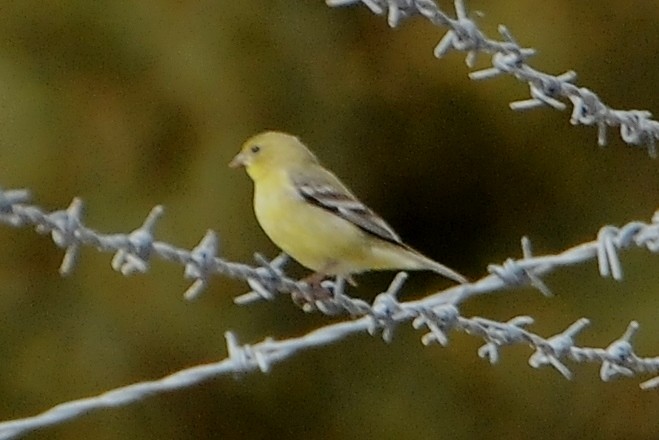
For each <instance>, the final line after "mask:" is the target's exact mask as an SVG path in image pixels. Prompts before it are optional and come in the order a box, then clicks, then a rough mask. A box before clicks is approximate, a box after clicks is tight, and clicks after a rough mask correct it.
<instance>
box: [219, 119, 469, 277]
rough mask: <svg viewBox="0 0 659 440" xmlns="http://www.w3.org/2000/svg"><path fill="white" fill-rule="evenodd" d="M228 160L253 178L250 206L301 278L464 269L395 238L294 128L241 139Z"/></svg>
mask: <svg viewBox="0 0 659 440" xmlns="http://www.w3.org/2000/svg"><path fill="white" fill-rule="evenodd" d="M229 166H230V167H232V168H235V167H238V166H244V167H245V168H246V170H247V174H248V175H249V177H251V178H252V180H253V181H254V212H255V214H256V218H257V220H258V222H259V224H260V225H261V227H262V228H263V230H264V231H265V233H266V234H267V235H268V237H270V239H271V240H272V241H273V242H274V243H275V244H276V245H277V246H278V247H279V248H281V249H282V250H283V251H284V252H286V253H287V254H288V255H290V256H291V257H293V258H294V259H295V260H297V261H298V262H299V263H300V264H302V265H303V266H305V267H307V268H309V269H311V270H313V271H314V272H315V274H314V275H312V276H311V277H309V278H308V279H307V280H308V281H310V282H312V283H318V282H320V281H322V279H323V278H324V277H326V276H343V277H346V279H348V280H351V279H352V278H351V275H353V274H358V273H361V272H365V271H370V270H431V271H434V272H437V273H438V274H441V275H443V276H445V277H447V278H450V279H452V280H454V281H457V282H459V283H466V282H467V280H466V278H465V277H463V276H462V275H460V274H459V273H457V272H455V271H453V270H451V269H449V268H448V267H446V266H444V265H442V264H440V263H437V262H435V261H433V260H431V259H430V258H428V257H426V256H424V255H422V254H421V253H419V252H417V251H416V250H414V249H412V248H411V247H409V246H408V245H406V244H405V243H403V242H402V240H401V239H400V237H399V236H398V234H396V232H394V230H393V229H392V228H391V227H390V226H389V225H388V224H387V223H386V222H385V221H384V220H382V218H380V217H379V216H378V215H377V214H376V213H374V212H373V211H372V210H370V209H369V208H368V207H367V206H366V205H364V204H363V203H361V202H360V201H359V200H358V199H357V198H356V197H355V196H354V195H353V194H352V193H351V192H350V190H349V189H348V188H346V186H345V185H344V184H343V183H341V181H340V180H339V179H338V178H337V177H336V176H335V175H334V174H332V173H331V172H330V171H328V170H326V169H325V168H323V167H322V166H321V165H320V163H319V162H318V160H317V159H316V156H314V154H313V153H312V152H311V151H309V149H308V148H307V147H306V146H305V145H304V144H303V143H302V142H301V141H300V140H299V139H298V138H297V137H295V136H292V135H290V134H286V133H281V132H275V131H268V132H265V133H261V134H258V135H256V136H254V137H251V138H250V139H248V140H247V141H246V142H245V143H244V145H243V146H242V148H241V150H240V152H239V153H238V155H236V157H234V158H233V160H232V161H231V163H230V164H229Z"/></svg>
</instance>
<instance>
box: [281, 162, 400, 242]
mask: <svg viewBox="0 0 659 440" xmlns="http://www.w3.org/2000/svg"><path fill="white" fill-rule="evenodd" d="M313 168H314V169H313V177H311V173H310V171H311V170H309V169H307V170H303V171H299V172H296V173H294V174H293V175H291V179H292V181H293V185H294V186H295V188H296V189H297V191H298V193H299V194H300V196H301V197H302V198H304V199H305V200H306V201H307V202H309V203H312V204H313V205H315V206H318V207H319V208H322V209H325V210H326V211H329V212H331V213H333V214H335V215H338V216H339V217H341V218H343V219H345V220H347V221H349V222H351V223H352V224H354V225H355V226H357V227H358V228H360V229H362V230H363V231H365V232H368V233H369V234H373V235H375V236H376V237H378V238H380V239H382V240H386V241H389V242H392V243H396V244H402V241H401V239H400V237H399V236H398V234H396V232H395V231H394V230H393V229H392V228H391V226H389V225H388V224H387V223H386V222H385V221H384V220H382V218H380V216H378V215H377V214H376V213H375V212H373V211H371V210H370V209H369V208H368V207H367V206H366V205H364V204H363V203H362V202H360V201H359V200H358V199H357V198H356V197H355V196H354V195H352V193H351V192H350V190H348V188H346V187H345V186H344V185H343V184H342V183H341V182H340V181H339V179H338V178H337V177H336V176H334V175H333V174H332V173H330V172H329V171H327V170H325V169H324V168H321V167H320V166H313Z"/></svg>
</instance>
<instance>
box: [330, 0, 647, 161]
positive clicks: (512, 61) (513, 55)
mask: <svg viewBox="0 0 659 440" xmlns="http://www.w3.org/2000/svg"><path fill="white" fill-rule="evenodd" d="M325 2H326V4H327V5H328V6H330V7H338V6H346V5H352V4H358V3H363V4H364V5H366V6H367V7H368V8H369V9H370V10H371V11H372V12H373V13H375V14H377V15H386V16H387V21H388V23H389V26H391V27H392V28H393V27H397V26H398V25H400V24H401V23H402V22H403V21H404V20H405V19H407V18H410V17H413V16H421V17H424V18H426V19H427V20H428V21H430V22H431V23H432V24H434V25H435V26H438V27H443V28H448V29H449V31H448V32H446V34H445V35H444V36H443V37H442V38H441V40H440V41H439V43H438V44H437V46H435V49H434V54H435V57H437V58H442V57H443V56H445V55H446V54H448V52H449V51H451V50H455V51H458V52H466V53H467V58H466V63H467V66H468V67H470V68H473V67H474V65H475V62H476V58H477V56H478V55H479V54H487V55H491V63H492V67H489V68H486V69H482V70H478V71H474V72H471V73H470V74H469V77H470V78H471V79H473V80H485V79H491V78H494V77H496V76H499V75H503V74H508V75H512V76H514V77H515V78H517V79H518V80H520V81H522V82H525V83H527V84H528V86H529V93H530V96H531V98H530V99H524V100H520V101H515V102H511V103H510V108H511V109H513V110H530V109H534V108H538V107H545V106H548V107H551V108H554V109H556V110H565V109H566V105H565V103H563V102H561V101H560V99H561V98H563V99H567V100H568V101H569V102H570V103H571V104H572V112H571V116H570V123H571V124H572V125H579V124H581V125H586V126H592V125H594V126H597V143H598V145H599V146H602V147H603V146H605V145H606V144H607V128H608V127H620V137H621V138H622V140H623V141H624V142H625V143H627V144H628V145H632V146H639V147H644V148H647V150H648V153H649V154H650V156H651V157H653V158H654V157H656V156H657V150H656V141H657V140H659V122H657V121H655V120H653V119H651V117H652V113H650V112H649V111H646V110H616V109H613V108H611V107H609V106H607V105H606V104H604V102H602V100H601V99H600V98H599V96H597V94H595V92H593V91H592V90H590V89H588V88H586V87H579V86H578V85H576V84H574V82H575V80H576V78H577V74H576V73H575V72H574V71H572V70H569V71H567V72H565V73H563V74H560V75H550V74H547V73H544V72H541V71H539V70H536V69H534V68H532V67H531V66H529V65H528V64H527V60H528V59H529V58H530V57H532V56H533V55H535V49H531V48H523V47H521V46H520V45H519V44H518V43H517V41H516V40H515V38H514V37H513V36H512V33H511V32H510V31H509V30H508V28H507V27H506V26H503V25H500V26H499V33H500V34H501V37H502V38H503V41H498V40H494V39H491V38H488V37H487V36H486V35H485V33H484V32H483V31H482V30H480V29H479V27H478V25H477V24H476V22H475V21H474V20H473V19H472V18H471V17H470V16H469V14H468V13H467V8H466V5H465V2H464V0H455V1H454V6H455V11H456V18H455V19H454V18H451V17H450V16H449V15H448V14H447V13H445V12H444V11H442V10H441V9H440V8H439V7H438V6H437V5H436V4H435V2H434V1H433V0H326V1H325Z"/></svg>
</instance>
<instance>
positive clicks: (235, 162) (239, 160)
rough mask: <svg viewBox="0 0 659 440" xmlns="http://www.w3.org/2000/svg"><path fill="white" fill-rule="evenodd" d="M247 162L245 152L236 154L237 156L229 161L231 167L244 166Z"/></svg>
mask: <svg viewBox="0 0 659 440" xmlns="http://www.w3.org/2000/svg"><path fill="white" fill-rule="evenodd" d="M246 163H247V157H245V155H244V154H243V153H238V154H236V157H234V158H233V159H232V160H231V162H229V167H231V168H238V167H244V166H245V164H246Z"/></svg>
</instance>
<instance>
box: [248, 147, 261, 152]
mask: <svg viewBox="0 0 659 440" xmlns="http://www.w3.org/2000/svg"><path fill="white" fill-rule="evenodd" d="M250 150H251V151H252V153H258V152H259V151H261V147H259V146H258V145H252V148H250Z"/></svg>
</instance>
